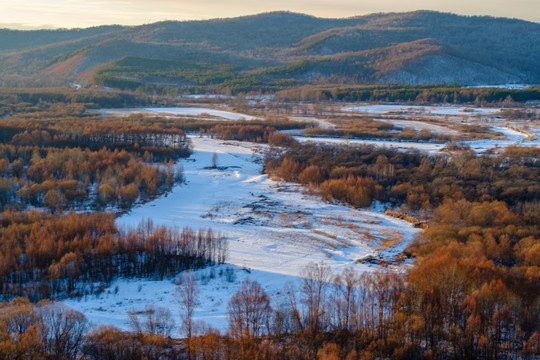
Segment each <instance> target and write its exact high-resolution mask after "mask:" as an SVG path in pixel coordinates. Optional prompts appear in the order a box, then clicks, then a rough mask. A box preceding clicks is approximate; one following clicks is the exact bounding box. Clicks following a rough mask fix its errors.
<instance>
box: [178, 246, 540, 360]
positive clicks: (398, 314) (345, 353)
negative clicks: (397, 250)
mask: <svg viewBox="0 0 540 360" xmlns="http://www.w3.org/2000/svg"><path fill="white" fill-rule="evenodd" d="M441 255H442V252H441ZM445 260H448V259H446V258H438V259H432V260H430V261H432V262H431V267H430V268H429V269H427V268H415V269H414V270H413V271H412V272H411V273H410V274H408V275H407V276H406V277H405V279H404V278H403V277H401V276H400V275H397V274H395V273H390V272H374V273H366V272H364V273H362V274H360V275H358V274H356V273H355V272H354V271H353V270H352V269H350V268H349V269H346V270H344V271H343V272H342V273H339V274H333V273H332V272H331V271H330V268H329V267H328V266H326V265H324V264H310V265H308V266H307V267H306V268H305V269H304V270H303V272H302V276H303V278H304V279H303V281H302V282H301V283H300V284H299V286H293V285H291V284H288V285H286V287H285V288H284V290H283V291H282V292H280V294H281V295H278V298H277V299H276V298H274V299H271V297H270V295H269V294H268V293H266V292H265V291H264V289H262V287H261V286H260V285H259V284H258V283H257V282H254V281H251V280H249V278H248V279H246V280H245V281H244V282H243V283H242V284H241V285H240V288H239V289H238V291H237V292H236V293H235V294H234V295H233V297H232V298H231V299H230V301H229V306H228V310H229V331H228V332H227V333H226V334H224V335H221V334H219V332H216V331H212V330H210V331H207V332H206V333H205V334H204V335H202V336H199V337H196V338H194V339H189V342H188V343H189V344H190V345H191V347H190V348H189V350H190V354H191V355H192V356H193V357H192V358H201V357H202V358H216V359H291V360H292V359H306V360H307V359H325V360H330V359H351V360H353V359H381V358H390V359H438V358H442V359H479V358H482V359H500V358H510V357H517V356H523V358H531V359H536V358H538V357H539V356H540V347H539V345H538V344H539V340H540V335H539V327H540V321H539V320H538V317H536V316H535V315H537V314H538V310H539V305H538V299H539V292H537V291H536V292H533V293H529V294H528V295H527V298H526V299H522V298H517V297H516V293H515V292H514V289H509V288H507V287H506V286H505V284H504V282H503V281H502V280H500V279H499V280H489V279H485V278H482V276H481V275H480V274H479V273H480V271H478V270H476V271H474V272H473V274H474V276H467V274H470V273H468V272H467V271H469V270H474V266H481V265H473V263H472V262H467V263H468V266H465V267H461V266H460V265H464V263H461V264H460V265H457V264H456V263H455V262H453V261H450V262H448V263H447V262H445ZM454 260H455V259H454ZM439 265H442V266H444V270H442V269H441V270H439V269H438V268H437V266H439ZM471 266H472V267H473V268H472V269H471ZM433 271H434V272H433ZM467 277H468V279H466V278H467ZM473 284H475V285H473ZM527 285H528V284H527ZM534 289H535V288H532V290H534ZM521 293H522V294H523V293H524V291H521ZM519 300H532V301H533V304H534V305H533V306H532V307H529V306H530V304H531V303H528V302H526V301H525V302H522V303H520V302H519ZM272 304H275V307H274V308H273V307H272ZM533 314H534V315H533Z"/></svg>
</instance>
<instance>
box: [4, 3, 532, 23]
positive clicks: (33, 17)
mask: <svg viewBox="0 0 540 360" xmlns="http://www.w3.org/2000/svg"><path fill="white" fill-rule="evenodd" d="M276 10H286V11H293V12H299V13H305V14H310V15H314V16H318V17H335V18H344V17H351V16H356V15H366V14H371V13H379V12H402V11H414V10H436V11H443V12H452V13H456V14H462V15H491V16H504V17H514V18H520V19H525V20H530V21H534V22H540V1H539V0H512V1H509V0H453V1H449V0H408V1H403V0H271V1H268V0H266V1H259V0H0V27H10V28H24V29H32V28H50V27H66V28H72V27H89V26H96V25H104V24H121V25H139V24H147V23H152V22H156V21H161V20H198V19H212V18H226V17H235V16H241V15H251V14H258V13H261V12H268V11H276Z"/></svg>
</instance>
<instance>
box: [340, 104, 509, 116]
mask: <svg viewBox="0 0 540 360" xmlns="http://www.w3.org/2000/svg"><path fill="white" fill-rule="evenodd" d="M345 110H347V111H352V112H359V113H368V114H392V113H401V112H407V113H411V114H427V115H453V116H477V115H493V114H497V113H500V112H501V111H504V109H500V108H479V107H470V106H418V105H415V106H412V105H365V106H350V107H347V108H346V109H345Z"/></svg>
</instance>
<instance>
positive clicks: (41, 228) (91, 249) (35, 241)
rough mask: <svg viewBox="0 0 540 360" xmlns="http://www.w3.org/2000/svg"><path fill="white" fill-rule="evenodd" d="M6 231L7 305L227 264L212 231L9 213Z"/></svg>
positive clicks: (1, 280) (100, 216)
mask: <svg viewBox="0 0 540 360" xmlns="http://www.w3.org/2000/svg"><path fill="white" fill-rule="evenodd" d="M1 225H2V227H1V228H0V250H1V251H0V264H1V265H0V289H1V292H2V298H3V299H10V298H13V297H17V296H27V297H29V298H30V299H31V300H33V301H37V300H40V299H47V298H55V297H64V296H67V295H74V296H82V295H84V294H89V293H95V292H99V291H100V286H98V285H99V284H100V283H101V284H107V283H109V282H110V281H112V280H113V279H115V278H117V277H124V278H125V277H137V278H156V279H163V278H165V277H170V276H174V275H176V274H177V273H178V272H180V271H183V270H186V269H197V268H200V267H203V266H206V265H208V264H216V263H223V262H224V261H225V260H226V257H227V243H226V241H225V240H224V239H223V237H222V236H221V235H219V234H215V233H213V232H212V230H211V229H207V230H199V231H194V230H191V229H189V228H184V229H183V230H179V229H169V228H167V227H164V226H154V225H153V223H152V221H151V220H147V221H144V222H141V223H140V224H139V226H138V227H137V228H136V229H126V230H119V229H118V228H117V227H116V225H115V217H114V215H113V214H109V213H99V212H95V213H89V214H76V213H68V214H66V215H65V216H62V217H57V216H53V215H51V214H49V213H46V212H37V211H26V212H12V211H10V212H3V213H2V214H1ZM96 284H98V285H96Z"/></svg>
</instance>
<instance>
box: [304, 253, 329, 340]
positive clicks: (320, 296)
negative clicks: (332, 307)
mask: <svg viewBox="0 0 540 360" xmlns="http://www.w3.org/2000/svg"><path fill="white" fill-rule="evenodd" d="M301 275H302V277H303V278H304V281H303V284H302V295H303V298H302V302H303V304H304V305H305V307H306V312H307V313H306V316H305V323H306V327H307V329H309V330H311V331H313V332H316V331H319V330H321V327H322V322H321V318H322V317H323V316H324V315H325V313H326V310H325V304H326V296H327V290H328V286H329V284H330V281H331V276H332V273H331V271H330V267H329V266H328V265H325V264H324V263H323V262H320V263H318V264H315V263H310V264H308V265H307V266H306V267H305V268H304V269H303V270H302V273H301Z"/></svg>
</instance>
